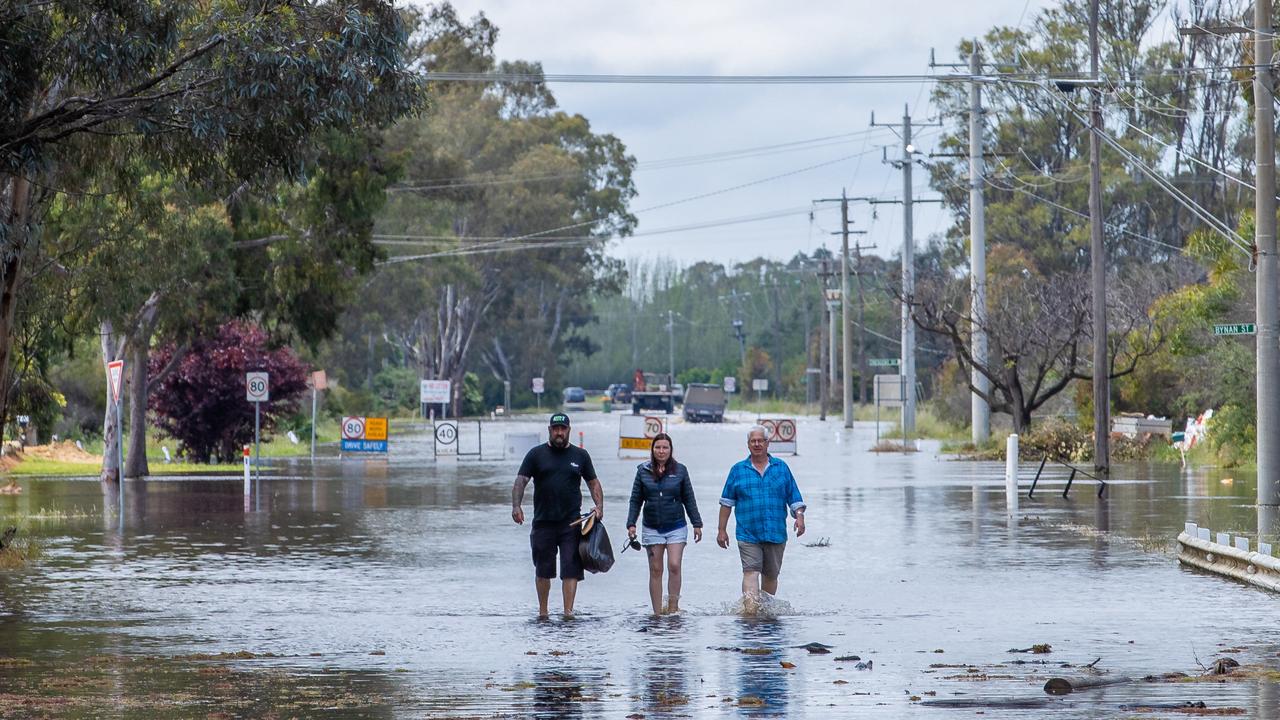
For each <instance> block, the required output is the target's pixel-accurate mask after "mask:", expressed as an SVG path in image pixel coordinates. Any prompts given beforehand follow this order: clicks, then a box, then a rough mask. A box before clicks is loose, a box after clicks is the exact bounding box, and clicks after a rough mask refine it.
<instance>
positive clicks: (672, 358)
mask: <svg viewBox="0 0 1280 720" xmlns="http://www.w3.org/2000/svg"><path fill="white" fill-rule="evenodd" d="M675 381H676V321H675V314H674V313H673V312H672V311H670V310H668V311H667V386H668V387H670V386H671V383H673V382H675Z"/></svg>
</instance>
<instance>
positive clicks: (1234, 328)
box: [1213, 323, 1258, 335]
mask: <svg viewBox="0 0 1280 720" xmlns="http://www.w3.org/2000/svg"><path fill="white" fill-rule="evenodd" d="M1213 334H1214V335H1257V334H1258V326H1257V325H1256V324H1254V323H1230V324H1226V325H1214V326H1213Z"/></svg>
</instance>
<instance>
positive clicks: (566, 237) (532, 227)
mask: <svg viewBox="0 0 1280 720" xmlns="http://www.w3.org/2000/svg"><path fill="white" fill-rule="evenodd" d="M424 28H425V32H424V36H423V46H422V58H423V65H424V67H425V69H426V70H428V71H429V72H430V71H457V72H473V73H475V72H487V71H492V70H501V71H504V72H518V73H521V74H524V75H527V76H530V77H532V78H535V79H536V77H537V76H539V75H540V74H541V68H540V67H539V66H538V65H537V64H534V63H527V62H516V63H499V62H498V61H497V60H496V59H495V56H494V52H493V45H494V42H495V41H496V38H497V28H495V27H494V26H493V25H492V24H491V23H490V22H489V21H488V20H487V19H485V18H484V16H483V15H480V16H477V17H476V18H475V19H474V20H472V21H470V22H463V21H461V20H459V18H458V17H457V14H456V12H455V11H454V9H453V8H452V7H451V6H450V5H447V4H446V5H442V6H438V7H435V8H433V9H432V10H431V11H430V13H429V15H428V16H427V18H426V22H425V25H424ZM431 92H432V100H433V106H432V112H431V113H430V114H427V115H424V116H422V117H418V118H413V119H409V120H406V121H404V122H401V123H399V124H398V125H397V126H396V127H395V128H393V129H392V130H391V131H389V132H388V134H387V148H388V150H389V151H392V152H400V153H402V154H403V156H404V157H405V168H404V174H405V180H404V182H403V183H402V185H401V186H399V187H397V188H392V190H393V191H394V192H392V194H391V197H390V199H389V201H388V204H387V207H386V209H385V211H384V212H383V213H381V214H380V215H379V218H378V228H377V229H378V233H379V234H380V236H381V237H383V238H384V239H386V240H387V241H389V242H392V243H401V244H400V245H396V246H394V247H396V250H395V252H393V253H391V256H390V257H389V258H388V259H387V261H386V264H385V265H383V267H382V268H381V269H380V270H379V271H378V273H377V275H376V277H375V278H374V279H373V281H372V282H371V283H370V285H369V287H368V289H367V292H366V293H365V297H366V301H365V303H364V307H363V309H362V310H361V311H358V312H355V313H353V314H352V318H351V327H352V335H354V336H355V337H352V338H350V339H351V341H353V342H358V341H359V340H361V339H363V336H365V335H367V336H368V338H369V339H370V340H372V338H373V333H371V332H369V331H368V330H367V329H368V328H369V327H372V326H374V324H375V319H376V324H377V325H378V326H379V327H380V328H381V329H382V332H381V337H379V338H378V342H379V344H382V343H384V342H385V343H387V344H388V345H390V347H391V348H392V349H394V351H395V353H396V355H397V356H398V357H399V358H400V359H401V361H403V362H405V363H407V364H409V365H411V366H413V367H415V368H417V369H418V370H419V372H421V373H422V374H423V376H424V377H433V378H446V379H451V380H452V381H453V388H454V391H455V393H458V392H461V388H462V378H463V374H464V373H465V372H466V370H467V369H469V366H470V365H472V364H473V363H475V364H479V363H483V366H484V367H487V368H488V369H489V370H490V371H491V372H492V373H493V374H494V375H495V376H496V377H497V378H499V379H502V380H507V381H513V380H515V379H516V378H518V377H522V376H525V375H528V374H530V373H532V374H539V375H543V374H548V373H551V372H553V371H554V370H555V368H556V366H557V365H558V362H559V358H560V356H561V353H562V351H563V350H565V349H566V348H572V347H575V343H577V345H576V346H577V347H578V349H580V350H589V349H590V348H589V346H588V345H587V344H585V343H583V342H582V341H581V340H575V339H574V338H575V335H574V334H573V332H572V330H573V329H574V328H576V327H580V326H581V325H583V324H584V323H586V322H587V321H588V320H589V319H590V317H591V306H590V297H591V295H592V293H594V292H596V291H604V290H608V289H611V288H613V289H616V286H617V284H618V282H619V277H620V272H621V268H620V266H619V264H618V263H617V262H616V261H614V260H611V259H609V258H608V257H607V256H606V255H605V252H604V247H605V244H606V242H607V239H608V238H610V237H613V236H615V235H624V234H626V233H628V232H629V231H630V229H631V227H632V226H633V224H634V222H635V220H634V218H633V217H632V216H631V215H630V214H629V213H628V212H627V202H628V200H629V199H630V198H631V197H632V196H633V195H634V194H635V189H634V187H633V184H632V180H631V171H632V166H633V164H634V159H633V158H632V157H630V156H629V155H627V153H626V149H625V147H624V146H623V144H622V142H621V141H619V140H618V139H617V138H616V137H614V136H612V135H607V134H600V133H597V132H595V131H593V129H592V128H591V125H590V123H589V122H588V121H587V119H586V118H584V117H582V116H581V115H575V114H570V113H566V112H563V111H561V110H558V109H557V107H556V103H555V98H554V96H553V95H552V94H551V92H550V91H549V90H548V89H547V88H546V86H545V85H544V84H543V83H541V82H537V81H533V82H520V83H506V82H475V83H435V84H433V85H432V88H431ZM406 244H408V247H406ZM362 318H363V319H362ZM356 328H365V330H364V332H363V333H361V331H360V330H357V329H356ZM455 400H456V398H455Z"/></svg>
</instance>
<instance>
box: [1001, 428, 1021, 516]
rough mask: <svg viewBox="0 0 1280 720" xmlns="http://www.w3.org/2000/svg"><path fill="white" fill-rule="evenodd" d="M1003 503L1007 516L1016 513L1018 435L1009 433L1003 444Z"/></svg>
mask: <svg viewBox="0 0 1280 720" xmlns="http://www.w3.org/2000/svg"><path fill="white" fill-rule="evenodd" d="M1004 504H1005V509H1006V511H1007V512H1008V514H1009V517H1013V516H1014V515H1017V514H1018V436H1017V435H1016V434H1014V435H1010V436H1009V440H1008V441H1007V443H1006V445H1005V458H1004Z"/></svg>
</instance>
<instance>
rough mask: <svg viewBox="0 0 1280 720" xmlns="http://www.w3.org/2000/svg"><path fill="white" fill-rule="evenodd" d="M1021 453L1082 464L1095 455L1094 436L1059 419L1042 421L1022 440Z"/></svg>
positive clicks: (1019, 449) (1020, 439)
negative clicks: (1081, 462)
mask: <svg viewBox="0 0 1280 720" xmlns="http://www.w3.org/2000/svg"><path fill="white" fill-rule="evenodd" d="M1018 451H1019V453H1020V454H1021V455H1023V456H1024V457H1040V456H1044V455H1048V456H1049V457H1050V458H1056V459H1058V460H1064V461H1067V462H1080V461H1083V460H1087V459H1089V458H1090V457H1092V455H1093V433H1092V432H1090V431H1088V430H1084V429H1082V428H1080V427H1078V426H1076V425H1073V424H1072V423H1070V422H1067V421H1066V420H1063V419H1062V418H1058V417H1050V418H1045V419H1043V420H1040V421H1039V422H1037V423H1036V424H1034V425H1032V426H1031V430H1030V431H1029V432H1027V433H1025V434H1023V435H1022V437H1020V438H1018Z"/></svg>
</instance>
